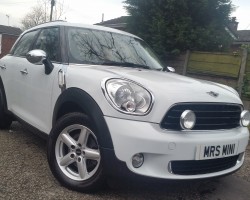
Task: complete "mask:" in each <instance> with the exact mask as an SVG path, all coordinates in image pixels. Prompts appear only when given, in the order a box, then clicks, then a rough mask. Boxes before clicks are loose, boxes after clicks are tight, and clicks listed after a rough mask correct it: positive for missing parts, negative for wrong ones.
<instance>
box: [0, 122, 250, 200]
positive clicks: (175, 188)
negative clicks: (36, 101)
mask: <svg viewBox="0 0 250 200" xmlns="http://www.w3.org/2000/svg"><path fill="white" fill-rule="evenodd" d="M0 152H1V155H0V199H4V200H5V199H18V200H19V199H83V200H84V199H98V200H99V199H154V200H156V199H176V200H194V199H202V200H204V199H211V200H231V199H232V200H235V199H237V200H243V199H244V200H246V199H250V146H248V149H247V154H246V161H245V164H244V166H243V167H242V168H241V170H239V171H238V172H237V173H235V174H234V175H230V176H227V177H224V178H220V179H215V180H205V181H192V182H190V181H188V182H161V183H160V182H143V183H141V182H131V181H129V180H127V181H121V180H110V181H109V187H106V188H105V189H103V190H102V191H100V192H98V193H95V194H84V193H79V192H74V191H70V190H68V189H66V188H64V187H62V186H60V184H59V183H58V182H57V181H56V180H55V178H54V177H53V176H52V174H51V172H50V170H49V166H48V163H47V158H46V142H45V141H44V140H42V139H41V138H39V137H38V136H36V135H34V134H32V133H30V132H29V131H27V130H25V129H24V128H23V127H22V126H21V125H20V124H19V123H17V122H15V123H13V125H12V127H11V129H10V130H6V131H0Z"/></svg>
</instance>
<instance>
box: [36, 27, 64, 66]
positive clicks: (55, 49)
mask: <svg viewBox="0 0 250 200" xmlns="http://www.w3.org/2000/svg"><path fill="white" fill-rule="evenodd" d="M59 44H60V42H59V28H58V27H53V28H46V29H43V30H42V31H41V32H40V34H39V36H38V38H37V41H36V43H35V45H34V47H33V49H41V50H43V51H45V52H46V53H47V56H48V57H49V59H50V60H51V61H57V62H59V61H60V45H59Z"/></svg>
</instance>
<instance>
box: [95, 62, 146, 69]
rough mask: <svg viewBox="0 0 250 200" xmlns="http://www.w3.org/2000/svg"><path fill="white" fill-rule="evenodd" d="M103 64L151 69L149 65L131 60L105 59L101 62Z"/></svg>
mask: <svg viewBox="0 0 250 200" xmlns="http://www.w3.org/2000/svg"><path fill="white" fill-rule="evenodd" d="M100 64H101V65H111V66H122V67H133V68H143V69H151V68H150V67H149V66H147V65H140V64H136V63H130V62H115V61H104V62H102V63H100Z"/></svg>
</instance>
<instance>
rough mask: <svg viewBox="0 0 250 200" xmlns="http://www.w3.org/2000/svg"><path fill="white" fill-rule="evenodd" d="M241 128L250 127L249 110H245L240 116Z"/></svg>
mask: <svg viewBox="0 0 250 200" xmlns="http://www.w3.org/2000/svg"><path fill="white" fill-rule="evenodd" d="M240 123H241V126H248V125H249V124H250V112H249V111H248V110H243V111H242V113H241V115H240Z"/></svg>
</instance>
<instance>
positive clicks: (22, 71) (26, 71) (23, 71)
mask: <svg viewBox="0 0 250 200" xmlns="http://www.w3.org/2000/svg"><path fill="white" fill-rule="evenodd" d="M20 72H21V73H22V74H23V75H26V74H28V70H27V69H24V70H21V71H20Z"/></svg>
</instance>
